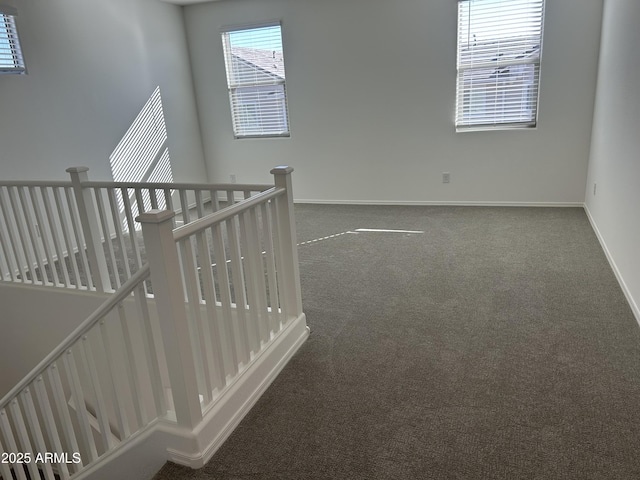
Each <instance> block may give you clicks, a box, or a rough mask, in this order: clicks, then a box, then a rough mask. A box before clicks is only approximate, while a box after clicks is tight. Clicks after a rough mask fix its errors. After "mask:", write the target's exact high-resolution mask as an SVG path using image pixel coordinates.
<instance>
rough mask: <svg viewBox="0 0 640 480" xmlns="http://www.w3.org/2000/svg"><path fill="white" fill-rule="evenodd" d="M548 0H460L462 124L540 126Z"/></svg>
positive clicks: (458, 105) (459, 123) (458, 113)
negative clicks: (546, 5) (541, 64)
mask: <svg viewBox="0 0 640 480" xmlns="http://www.w3.org/2000/svg"><path fill="white" fill-rule="evenodd" d="M543 9H544V0H459V2H458V55H457V68H458V77H457V96H456V116H455V117H456V118H455V124H456V127H470V126H496V125H504V124H513V125H514V126H535V124H536V119H537V103H538V86H539V80H540V53H541V44H542V28H543Z"/></svg>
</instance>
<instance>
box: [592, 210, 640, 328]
mask: <svg viewBox="0 0 640 480" xmlns="http://www.w3.org/2000/svg"><path fill="white" fill-rule="evenodd" d="M584 211H585V213H586V214H587V218H588V219H589V223H591V228H593V231H594V232H595V234H596V237H597V238H598V241H599V242H600V246H601V247H602V250H604V254H605V256H606V257H607V260H608V261H609V265H611V269H612V270H613V273H614V274H615V276H616V279H617V280H618V283H619V284H620V288H622V292H623V293H624V296H625V297H626V298H627V302H629V306H630V307H631V311H632V312H633V315H634V316H635V317H636V321H637V322H638V324H639V325H640V308H638V304H637V303H636V300H635V299H634V298H633V295H632V294H631V290H629V287H627V284H626V283H625V281H624V278H623V276H622V273H621V272H620V269H619V268H618V265H617V264H616V261H615V260H614V259H613V256H612V255H611V252H610V251H609V247H607V244H606V242H605V241H604V237H603V236H602V234H601V233H600V230H599V229H598V225H597V224H596V221H595V220H594V218H593V216H592V215H591V212H590V211H589V207H587V204H586V203H585V204H584Z"/></svg>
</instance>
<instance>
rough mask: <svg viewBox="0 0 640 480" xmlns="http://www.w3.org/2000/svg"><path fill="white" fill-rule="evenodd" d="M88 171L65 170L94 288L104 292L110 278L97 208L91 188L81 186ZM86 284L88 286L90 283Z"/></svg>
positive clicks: (87, 169) (77, 168)
mask: <svg viewBox="0 0 640 480" xmlns="http://www.w3.org/2000/svg"><path fill="white" fill-rule="evenodd" d="M88 171H89V168H88V167H69V168H67V170H66V172H67V173H68V174H69V175H70V176H71V184H72V185H73V193H74V196H75V199H76V205H77V207H78V215H79V216H80V225H81V227H82V234H83V236H84V241H85V244H86V248H87V255H88V257H89V267H90V268H91V277H92V278H93V281H94V283H95V286H96V290H97V291H99V292H104V291H105V289H107V288H109V289H110V288H111V280H110V279H109V269H108V268H107V259H106V258H105V256H104V248H103V247H102V236H101V234H100V227H99V226H98V208H97V206H96V204H95V200H94V198H93V196H92V195H91V192H92V190H91V189H89V188H84V187H83V186H82V184H83V183H84V182H88V181H89V175H88V174H87V172H88ZM105 241H109V239H108V238H105ZM78 248H82V246H81V245H78ZM88 286H89V287H90V285H88Z"/></svg>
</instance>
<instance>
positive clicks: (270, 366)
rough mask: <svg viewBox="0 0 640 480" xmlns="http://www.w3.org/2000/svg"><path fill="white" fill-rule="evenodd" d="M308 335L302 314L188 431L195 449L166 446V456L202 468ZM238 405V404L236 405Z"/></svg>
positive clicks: (189, 465)
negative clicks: (197, 423) (194, 426)
mask: <svg viewBox="0 0 640 480" xmlns="http://www.w3.org/2000/svg"><path fill="white" fill-rule="evenodd" d="M308 336H309V328H308V327H307V325H306V317H305V315H304V314H302V315H300V316H299V317H298V318H297V319H295V320H293V321H291V322H290V323H289V325H288V326H287V327H285V330H284V331H283V332H281V334H280V336H279V337H278V338H277V339H276V340H275V341H274V342H273V343H272V344H271V345H269V347H267V349H266V350H264V351H263V352H262V354H261V355H260V356H259V357H258V358H256V359H255V361H254V362H253V363H252V364H251V365H250V366H249V367H248V369H247V370H246V371H245V372H244V373H243V374H242V376H241V377H240V378H239V379H238V380H239V381H237V382H236V383H235V384H234V385H232V386H231V388H229V390H227V391H226V392H225V393H224V396H223V398H221V399H219V400H218V401H217V402H216V404H215V406H214V407H213V408H212V409H211V410H210V411H208V412H207V413H206V415H205V417H204V419H203V422H202V424H201V427H200V428H198V430H196V431H195V432H189V434H188V435H187V437H188V438H184V440H185V441H187V443H190V442H192V441H195V443H196V445H197V446H198V447H197V450H196V451H195V452H194V451H184V450H180V449H179V448H180V447H169V448H167V453H168V459H169V460H170V461H172V462H174V463H178V464H180V465H185V466H188V467H191V468H194V469H195V468H202V467H203V466H204V465H205V464H206V463H207V462H208V461H209V460H210V459H211V457H213V455H214V453H215V452H216V451H217V450H218V449H219V448H220V447H221V446H222V444H223V443H224V441H225V440H226V439H227V438H228V437H229V435H231V433H232V432H233V431H234V430H235V428H236V427H237V426H238V424H239V423H240V422H241V421H242V419H243V418H244V417H245V416H246V415H247V413H249V411H250V410H251V408H252V407H253V406H254V405H255V403H256V402H257V401H258V399H259V398H260V397H261V396H262V394H263V393H264V392H265V391H266V390H267V388H268V387H269V385H271V383H272V382H273V381H274V380H275V378H276V377H277V376H278V374H279V373H280V372H281V371H282V369H283V368H284V367H285V365H286V364H287V363H288V362H289V360H290V359H291V357H293V355H294V354H295V353H296V352H297V351H298V349H299V348H300V346H302V344H303V343H304V342H305V340H306V339H307V337H308ZM238 405H239V406H238Z"/></svg>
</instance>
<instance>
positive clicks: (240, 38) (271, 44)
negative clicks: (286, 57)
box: [229, 25, 282, 52]
mask: <svg viewBox="0 0 640 480" xmlns="http://www.w3.org/2000/svg"><path fill="white" fill-rule="evenodd" d="M229 42H230V43H231V47H249V48H259V49H264V50H275V51H276V52H281V51H282V36H281V35H280V25H273V26H270V27H261V28H252V29H249V30H237V31H235V32H229Z"/></svg>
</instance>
